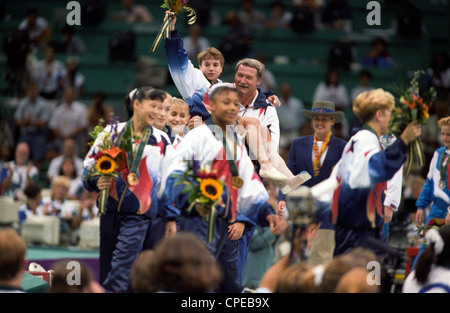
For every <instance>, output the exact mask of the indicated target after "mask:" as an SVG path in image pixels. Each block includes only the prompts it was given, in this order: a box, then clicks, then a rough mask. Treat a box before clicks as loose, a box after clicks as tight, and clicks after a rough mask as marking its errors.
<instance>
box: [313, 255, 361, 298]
mask: <svg viewBox="0 0 450 313" xmlns="http://www.w3.org/2000/svg"><path fill="white" fill-rule="evenodd" d="M354 267H355V263H354V260H353V257H351V256H348V255H339V256H336V257H334V258H333V259H332V260H331V261H329V262H328V263H327V264H325V269H324V273H323V278H322V283H321V284H320V286H319V287H318V291H319V292H323V293H331V292H334V291H335V290H336V286H337V285H338V283H339V280H340V279H341V278H342V276H343V275H344V274H345V273H347V272H348V271H349V270H351V269H352V268H354Z"/></svg>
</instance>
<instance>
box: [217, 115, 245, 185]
mask: <svg viewBox="0 0 450 313" xmlns="http://www.w3.org/2000/svg"><path fill="white" fill-rule="evenodd" d="M211 122H212V123H213V124H214V125H217V124H215V123H214V122H213V121H211ZM214 135H215V136H216V138H217V139H218V140H220V139H221V138H219V135H218V134H217V133H214ZM233 143H234V154H232V152H231V151H230V148H229V146H228V145H227V136H226V130H225V133H224V134H223V136H222V144H223V147H224V148H225V158H226V159H227V162H228V165H229V166H230V172H231V175H232V176H233V177H237V176H239V170H238V168H237V166H236V158H237V138H235V136H233Z"/></svg>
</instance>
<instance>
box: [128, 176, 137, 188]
mask: <svg viewBox="0 0 450 313" xmlns="http://www.w3.org/2000/svg"><path fill="white" fill-rule="evenodd" d="M127 181H128V185H130V186H135V185H136V184H137V183H138V182H139V179H138V178H137V175H136V174H135V173H130V174H128V176H127Z"/></svg>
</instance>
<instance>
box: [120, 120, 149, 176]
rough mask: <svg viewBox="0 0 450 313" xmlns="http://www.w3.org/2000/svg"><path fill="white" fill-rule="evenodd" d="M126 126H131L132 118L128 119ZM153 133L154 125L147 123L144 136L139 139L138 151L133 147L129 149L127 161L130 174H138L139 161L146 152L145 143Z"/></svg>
mask: <svg viewBox="0 0 450 313" xmlns="http://www.w3.org/2000/svg"><path fill="white" fill-rule="evenodd" d="M126 127H131V120H129V121H128V123H127V126H126ZM151 135H152V127H151V126H149V125H147V126H146V127H145V129H144V132H143V133H142V137H141V140H140V141H139V146H138V147H137V149H136V152H135V153H133V149H131V150H130V151H128V155H127V162H128V168H129V173H130V174H131V173H134V174H136V172H137V168H138V166H139V162H140V161H141V158H142V153H143V152H144V148H145V145H146V144H147V142H148V139H149V138H150V136H151ZM130 164H131V166H130Z"/></svg>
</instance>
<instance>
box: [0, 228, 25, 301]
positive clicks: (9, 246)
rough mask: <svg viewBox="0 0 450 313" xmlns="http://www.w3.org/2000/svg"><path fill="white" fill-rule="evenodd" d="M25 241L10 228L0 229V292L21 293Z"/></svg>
mask: <svg viewBox="0 0 450 313" xmlns="http://www.w3.org/2000/svg"><path fill="white" fill-rule="evenodd" d="M26 249H27V247H26V244H25V241H24V240H23V239H22V238H21V237H20V236H19V234H17V232H16V231H15V230H13V229H12V228H6V229H2V230H0V293H22V292H23V289H22V276H23V273H24V270H25V267H26V265H27V260H26Z"/></svg>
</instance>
